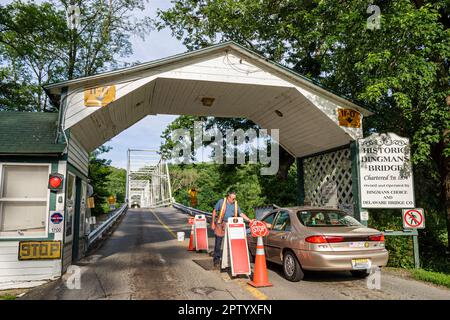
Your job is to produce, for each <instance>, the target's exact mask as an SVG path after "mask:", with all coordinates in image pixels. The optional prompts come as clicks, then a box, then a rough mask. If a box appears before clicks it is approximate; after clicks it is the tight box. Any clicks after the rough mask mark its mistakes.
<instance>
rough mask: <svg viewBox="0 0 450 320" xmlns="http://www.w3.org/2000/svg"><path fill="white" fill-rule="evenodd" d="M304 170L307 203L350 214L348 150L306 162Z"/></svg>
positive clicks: (350, 194) (349, 161) (320, 156)
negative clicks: (334, 208) (337, 209)
mask: <svg viewBox="0 0 450 320" xmlns="http://www.w3.org/2000/svg"><path fill="white" fill-rule="evenodd" d="M303 170H304V179H305V202H306V203H308V202H310V203H311V205H313V206H331V207H338V208H340V209H343V210H345V211H349V212H351V213H352V214H353V192H352V169H351V157H350V149H349V148H347V149H341V150H338V151H334V152H330V153H326V154H322V155H318V156H315V157H311V158H306V159H305V160H304V162H303Z"/></svg>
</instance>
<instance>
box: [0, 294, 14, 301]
mask: <svg viewBox="0 0 450 320" xmlns="http://www.w3.org/2000/svg"><path fill="white" fill-rule="evenodd" d="M0 300H16V296H13V295H10V294H5V295H1V296H0Z"/></svg>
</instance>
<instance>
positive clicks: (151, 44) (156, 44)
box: [0, 0, 186, 168]
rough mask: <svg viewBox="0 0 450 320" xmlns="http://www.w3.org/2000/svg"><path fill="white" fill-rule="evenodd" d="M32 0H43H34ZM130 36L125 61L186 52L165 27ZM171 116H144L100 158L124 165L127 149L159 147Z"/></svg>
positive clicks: (157, 3)
mask: <svg viewBox="0 0 450 320" xmlns="http://www.w3.org/2000/svg"><path fill="white" fill-rule="evenodd" d="M11 2H12V0H0V5H5V4H8V3H11ZM34 2H36V3H40V2H43V1H39V0H35V1H34ZM169 7H171V3H170V1H169V0H149V1H148V3H147V4H146V9H145V10H144V11H143V12H139V13H138V14H137V16H141V15H148V16H150V17H152V18H154V17H156V10H157V9H158V8H159V9H167V8H169ZM130 40H131V43H132V45H133V54H132V55H131V56H129V57H128V58H127V59H125V61H128V62H136V61H139V62H147V61H152V60H156V59H160V58H165V57H167V56H171V55H174V54H178V53H183V52H186V48H185V47H184V46H183V45H182V44H181V42H180V41H178V40H177V39H176V38H174V37H172V35H171V33H170V30H168V29H163V30H161V31H159V32H158V31H156V30H152V31H151V32H150V33H149V34H148V35H147V36H146V38H145V40H142V39H141V38H139V37H138V36H133V37H132V38H131V39H130ZM175 118H176V116H174V115H157V116H147V117H146V118H144V119H142V120H141V121H139V122H137V123H136V124H134V125H133V126H131V127H130V128H128V129H127V130H125V131H123V132H121V133H120V134H119V135H117V136H116V137H114V138H113V139H112V140H110V141H109V142H107V143H105V145H107V146H111V147H112V150H111V151H109V152H108V153H107V154H105V155H104V158H107V159H111V165H113V166H115V167H120V168H126V156H127V149H128V148H130V149H133V148H136V149H159V146H160V144H161V142H162V139H161V137H160V136H161V133H162V132H163V130H164V129H165V128H166V126H167V125H168V124H169V123H170V122H171V121H173V120H174V119H175Z"/></svg>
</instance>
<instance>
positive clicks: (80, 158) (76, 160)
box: [68, 135, 89, 176]
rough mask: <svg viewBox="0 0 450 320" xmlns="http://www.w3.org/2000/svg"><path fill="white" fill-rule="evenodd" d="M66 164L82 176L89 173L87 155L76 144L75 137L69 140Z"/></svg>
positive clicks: (79, 145) (80, 146)
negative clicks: (78, 171)
mask: <svg viewBox="0 0 450 320" xmlns="http://www.w3.org/2000/svg"><path fill="white" fill-rule="evenodd" d="M68 162H69V163H70V164H71V165H73V166H74V167H75V168H77V169H78V170H80V171H81V173H83V174H84V175H86V176H87V175H88V173H89V153H88V152H87V151H86V150H85V149H84V148H83V146H82V145H81V144H80V142H78V140H77V139H76V137H75V135H71V136H70V138H69V151H68Z"/></svg>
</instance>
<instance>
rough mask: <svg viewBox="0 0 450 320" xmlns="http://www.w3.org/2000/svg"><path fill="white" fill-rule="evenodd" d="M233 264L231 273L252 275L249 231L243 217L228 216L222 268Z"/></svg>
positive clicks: (234, 274) (233, 274)
mask: <svg viewBox="0 0 450 320" xmlns="http://www.w3.org/2000/svg"><path fill="white" fill-rule="evenodd" d="M230 265H231V275H232V276H233V277H234V276H236V275H240V274H245V275H250V273H251V269H250V257H249V253H248V246H247V232H246V228H245V224H244V220H243V219H242V218H241V217H238V218H234V217H231V218H228V223H227V227H226V230H225V237H224V245H223V251H222V269H225V268H227V267H229V266H230Z"/></svg>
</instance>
